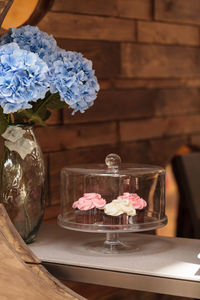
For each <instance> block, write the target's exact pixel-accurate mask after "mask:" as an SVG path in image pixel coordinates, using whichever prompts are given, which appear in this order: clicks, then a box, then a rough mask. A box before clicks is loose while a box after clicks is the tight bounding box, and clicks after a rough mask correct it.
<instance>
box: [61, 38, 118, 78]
mask: <svg viewBox="0 0 200 300" xmlns="http://www.w3.org/2000/svg"><path fill="white" fill-rule="evenodd" d="M57 43H58V46H59V47H61V48H63V49H66V50H68V51H77V52H81V53H82V54H83V55H84V56H85V57H86V58H87V59H90V60H92V63H93V68H94V70H95V74H96V76H97V78H98V79H99V78H110V77H116V76H118V75H119V73H120V44H119V43H116V42H102V41H82V40H81V41H80V40H73V39H71V40H68V39H57Z"/></svg>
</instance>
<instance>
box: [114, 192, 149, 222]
mask: <svg viewBox="0 0 200 300" xmlns="http://www.w3.org/2000/svg"><path fill="white" fill-rule="evenodd" d="M117 199H126V200H129V202H130V204H132V205H133V207H134V208H135V209H136V215H135V216H134V217H133V218H132V219H133V223H135V222H136V223H142V222H144V214H145V207H146V206H147V202H146V201H145V200H144V199H142V198H140V196H138V194H136V193H135V194H131V193H123V195H121V196H119V197H118V198H117Z"/></svg>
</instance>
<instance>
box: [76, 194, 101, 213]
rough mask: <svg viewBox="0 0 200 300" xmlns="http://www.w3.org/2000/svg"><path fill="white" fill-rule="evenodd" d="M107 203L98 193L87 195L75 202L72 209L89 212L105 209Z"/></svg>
mask: <svg viewBox="0 0 200 300" xmlns="http://www.w3.org/2000/svg"><path fill="white" fill-rule="evenodd" d="M105 205H106V201H105V200H104V199H103V198H102V197H101V195H100V194H97V193H85V194H84V195H83V197H81V198H79V199H78V201H75V202H74V203H73V205H72V207H73V208H74V209H75V208H78V209H79V210H89V209H92V208H98V209H104V206H105Z"/></svg>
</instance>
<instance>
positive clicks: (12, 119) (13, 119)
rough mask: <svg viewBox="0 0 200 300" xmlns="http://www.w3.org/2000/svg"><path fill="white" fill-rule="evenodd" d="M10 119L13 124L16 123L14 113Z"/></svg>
mask: <svg viewBox="0 0 200 300" xmlns="http://www.w3.org/2000/svg"><path fill="white" fill-rule="evenodd" d="M10 119H11V123H12V124H14V123H15V117H14V115H13V113H11V114H10Z"/></svg>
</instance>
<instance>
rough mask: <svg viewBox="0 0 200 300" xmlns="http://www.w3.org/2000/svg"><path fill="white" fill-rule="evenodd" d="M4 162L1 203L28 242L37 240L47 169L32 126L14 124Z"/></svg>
mask: <svg viewBox="0 0 200 300" xmlns="http://www.w3.org/2000/svg"><path fill="white" fill-rule="evenodd" d="M2 137H3V138H4V150H3V158H2V161H1V202H2V203H3V204H4V206H5V208H6V210H7V212H8V215H9V217H10V219H11V221H12V222H13V224H14V225H15V227H16V229H17V231H18V232H19V234H20V235H21V237H22V238H23V239H24V241H25V242H26V243H31V242H33V241H34V240H35V238H36V235H37V232H38V230H39V227H40V224H41V221H42V218H43V215H44V208H45V190H46V189H45V186H46V177H45V167H44V159H43V155H42V152H41V149H40V146H39V144H38V142H37V140H36V138H35V135H34V132H33V129H32V127H30V126H25V125H20V126H19V125H11V126H9V127H8V128H7V130H6V132H5V133H4V134H3V135H2Z"/></svg>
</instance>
